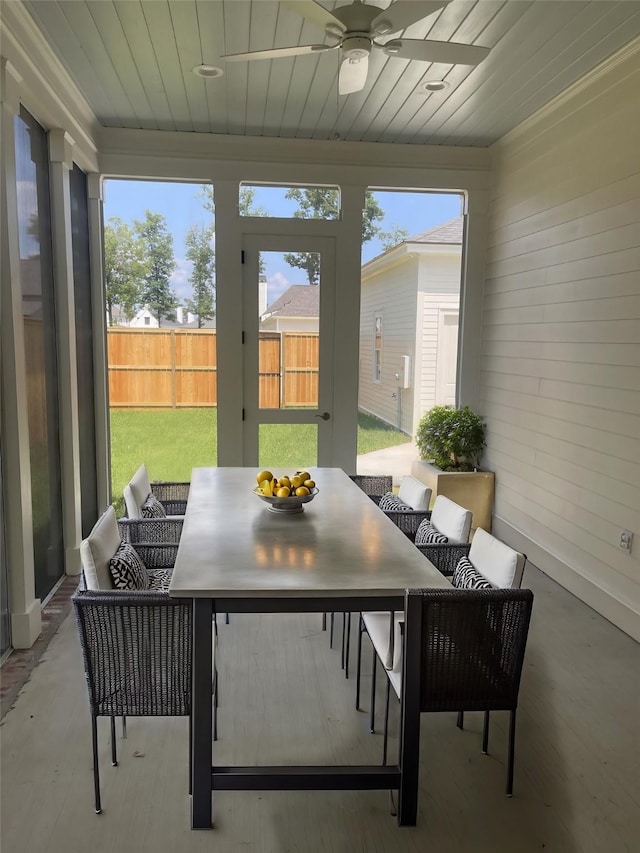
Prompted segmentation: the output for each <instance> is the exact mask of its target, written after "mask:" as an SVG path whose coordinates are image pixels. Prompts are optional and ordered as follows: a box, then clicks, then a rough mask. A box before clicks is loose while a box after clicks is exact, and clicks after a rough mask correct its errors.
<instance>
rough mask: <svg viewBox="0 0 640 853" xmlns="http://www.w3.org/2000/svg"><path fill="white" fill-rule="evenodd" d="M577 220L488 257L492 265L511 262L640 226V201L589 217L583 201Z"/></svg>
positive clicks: (508, 245)
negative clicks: (614, 230) (615, 230)
mask: <svg viewBox="0 0 640 853" xmlns="http://www.w3.org/2000/svg"><path fill="white" fill-rule="evenodd" d="M573 213H574V217H576V216H578V217H579V218H578V219H576V218H572V219H569V220H568V221H567V222H564V223H563V224H562V225H555V226H552V225H548V226H547V227H546V228H544V229H541V230H540V231H536V232H534V233H530V234H527V235H526V236H523V237H520V238H517V239H514V240H511V241H510V242H508V243H502V244H501V245H500V246H499V247H495V248H493V249H491V250H489V252H488V253H487V258H488V261H489V264H493V263H497V262H499V261H503V260H507V259H509V258H514V257H517V256H519V255H520V256H522V255H528V254H530V253H531V252H538V251H541V250H543V249H550V248H552V247H553V246H560V245H562V244H563V243H570V242H572V241H575V240H579V239H584V238H588V237H591V238H594V237H596V236H597V235H600V234H606V233H607V232H609V231H611V230H613V229H620V228H625V227H627V226H633V225H636V226H637V225H638V223H639V222H640V205H638V200H637V198H632V199H631V200H629V201H626V202H622V203H620V204H616V205H612V206H611V207H606V208H604V209H598V210H597V211H596V212H594V213H592V214H590V215H586V213H585V211H584V209H582V208H581V204H580V200H578V201H576V209H575V210H574V211H573Z"/></svg>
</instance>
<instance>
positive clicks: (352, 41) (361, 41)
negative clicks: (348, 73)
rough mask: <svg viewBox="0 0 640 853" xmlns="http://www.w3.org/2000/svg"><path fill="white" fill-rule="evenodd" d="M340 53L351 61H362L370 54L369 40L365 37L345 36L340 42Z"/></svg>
mask: <svg viewBox="0 0 640 853" xmlns="http://www.w3.org/2000/svg"><path fill="white" fill-rule="evenodd" d="M342 52H343V53H344V55H345V57H346V58H347V59H350V60H352V61H357V60H359V59H364V57H365V56H369V54H370V53H371V39H369V38H367V37H366V36H347V37H346V38H345V39H344V40H343V42H342Z"/></svg>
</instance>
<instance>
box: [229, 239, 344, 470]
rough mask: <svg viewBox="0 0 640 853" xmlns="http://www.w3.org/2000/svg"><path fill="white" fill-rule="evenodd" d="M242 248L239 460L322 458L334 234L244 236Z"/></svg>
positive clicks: (327, 438)
mask: <svg viewBox="0 0 640 853" xmlns="http://www.w3.org/2000/svg"><path fill="white" fill-rule="evenodd" d="M243 247H244V258H245V261H244V270H245V273H244V341H245V359H244V395H245V406H244V419H245V431H244V458H245V462H246V464H247V465H254V464H255V465H258V466H259V467H266V468H268V467H273V468H283V467H284V468H296V467H297V468H307V467H311V466H314V465H330V464H331V457H332V441H333V429H332V420H331V416H332V408H333V403H332V401H333V348H334V335H333V310H334V284H335V244H334V240H333V238H331V237H303V236H295V237H294V236H291V237H284V236H266V235H265V236H258V235H251V236H246V237H245V239H244V243H243Z"/></svg>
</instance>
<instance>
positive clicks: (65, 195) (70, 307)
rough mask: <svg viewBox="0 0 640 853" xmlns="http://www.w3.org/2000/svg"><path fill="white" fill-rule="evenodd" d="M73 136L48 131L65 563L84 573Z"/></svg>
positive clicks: (67, 569)
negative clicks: (73, 240)
mask: <svg viewBox="0 0 640 853" xmlns="http://www.w3.org/2000/svg"><path fill="white" fill-rule="evenodd" d="M72 150H73V140H72V139H71V138H70V136H69V135H68V134H67V133H65V131H64V130H51V131H49V185H50V192H51V238H52V244H53V286H54V294H55V308H56V338H57V357H58V405H59V429H60V467H61V478H62V528H63V537H64V554H65V558H64V565H65V572H66V573H67V574H68V575H77V574H80V541H81V539H82V516H81V501H80V488H81V486H80V482H81V481H80V437H79V428H80V425H79V417H78V376H77V367H76V365H77V361H76V359H77V356H76V323H75V294H74V283H73V249H72V244H71V192H70V186H69V171H70V169H72V168H73V160H72Z"/></svg>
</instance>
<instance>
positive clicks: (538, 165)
mask: <svg viewBox="0 0 640 853" xmlns="http://www.w3.org/2000/svg"><path fill="white" fill-rule="evenodd" d="M603 72H604V73H603ZM638 92H640V65H639V63H638V58H637V55H636V56H635V57H634V56H633V55H631V56H629V57H627V58H626V59H624V60H623V61H619V62H618V64H617V66H615V65H613V64H612V66H611V67H610V68H608V69H601V72H600V73H598V74H594V75H593V76H592V78H591V79H590V80H589V81H588V82H587V84H586V85H585V84H584V83H583V84H582V85H581V86H580V87H579V88H578V89H576V91H575V92H574V94H573V96H572V97H567V96H565V97H564V99H563V101H562V103H559V104H557V105H553V107H552V108H551V109H549V110H547V111H545V112H544V114H540V115H539V116H538V118H537V120H536V121H532V122H530V123H528V125H527V126H526V127H522V128H520V129H519V130H517V131H515V132H514V133H513V134H511V136H510V137H506V138H505V139H504V140H502V141H501V142H500V143H498V145H497V146H495V148H494V174H495V191H494V198H493V203H492V206H491V212H490V219H489V239H488V253H487V269H486V285H485V299H484V314H483V347H482V358H481V368H482V379H481V391H480V393H481V397H480V400H481V412H482V414H483V415H484V416H485V418H486V420H487V424H488V448H487V453H486V456H485V458H484V464H485V466H486V467H487V468H490V469H493V470H494V471H495V472H496V505H495V511H496V530H497V531H498V535H502V536H503V538H505V539H507V541H511V542H512V544H519V545H522V546H523V550H526V551H527V553H528V554H529V557H530V558H531V559H532V560H533V562H535V563H536V564H538V565H540V567H541V568H543V569H544V570H545V571H547V572H549V574H551V575H552V576H554V577H555V578H556V579H558V580H559V581H560V582H561V583H563V584H564V585H565V586H567V587H568V588H569V589H571V590H572V591H574V592H575V593H576V594H577V595H578V596H580V597H581V598H583V599H584V600H585V601H587V602H588V603H589V604H591V606H593V607H594V608H596V609H598V610H599V611H600V612H602V613H603V614H604V615H605V616H607V617H608V618H610V619H611V620H612V621H614V622H615V623H616V624H618V625H620V627H622V628H623V629H624V630H626V631H628V632H629V633H631V634H632V635H634V636H636V637H638V638H640V513H639V507H640V488H639V484H640V442H639V436H640V372H639V370H638V368H639V366H640V322H639V318H640V109H639V106H638V104H639V102H638ZM623 529H628V530H631V531H633V532H634V534H635V542H634V549H633V553H632V554H631V555H629V554H627V553H625V552H624V551H622V550H620V548H619V547H618V542H619V539H620V532H621V531H622V530H623ZM525 581H526V575H525Z"/></svg>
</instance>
